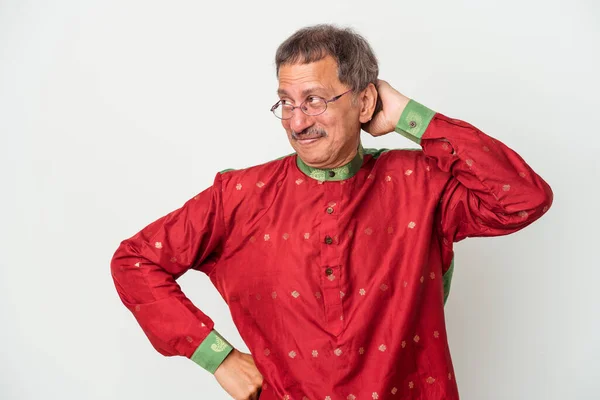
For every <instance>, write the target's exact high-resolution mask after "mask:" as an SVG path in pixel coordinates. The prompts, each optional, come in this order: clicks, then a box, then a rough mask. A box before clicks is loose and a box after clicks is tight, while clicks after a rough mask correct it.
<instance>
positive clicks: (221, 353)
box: [191, 330, 233, 374]
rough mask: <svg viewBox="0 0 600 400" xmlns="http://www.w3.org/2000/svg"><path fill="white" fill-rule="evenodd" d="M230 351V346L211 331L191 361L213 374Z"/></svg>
mask: <svg viewBox="0 0 600 400" xmlns="http://www.w3.org/2000/svg"><path fill="white" fill-rule="evenodd" d="M231 350H233V347H232V346H231V344H229V342H227V340H225V339H223V337H222V336H221V335H219V333H218V332H217V331H215V330H212V331H211V332H210V333H209V334H208V336H207V337H206V339H204V340H203V341H202V343H200V346H198V348H197V349H196V351H195V352H194V354H193V355H192V358H191V360H192V361H193V362H195V363H196V364H198V365H199V366H201V367H202V368H204V369H205V370H207V371H208V372H210V373H211V374H214V373H215V371H216V370H217V368H219V365H221V363H222V362H223V360H225V358H226V357H227V356H228V355H229V353H231Z"/></svg>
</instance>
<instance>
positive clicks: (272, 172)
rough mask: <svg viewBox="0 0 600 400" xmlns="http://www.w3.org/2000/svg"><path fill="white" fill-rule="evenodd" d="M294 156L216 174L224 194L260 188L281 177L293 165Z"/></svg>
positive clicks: (290, 155)
mask: <svg viewBox="0 0 600 400" xmlns="http://www.w3.org/2000/svg"><path fill="white" fill-rule="evenodd" d="M295 159H296V154H295V153H293V154H289V155H287V156H283V157H280V158H278V159H276V160H272V161H268V162H266V163H263V164H259V165H255V166H251V167H248V168H243V169H226V170H223V171H221V172H219V173H218V176H217V178H218V179H219V180H220V181H221V182H222V184H221V185H222V189H223V191H224V192H226V191H229V190H240V189H241V188H242V187H248V186H255V187H258V188H261V187H263V186H266V185H270V184H273V183H276V182H277V181H279V180H280V179H281V176H282V175H285V172H287V170H288V169H289V168H290V166H293V165H294V162H295Z"/></svg>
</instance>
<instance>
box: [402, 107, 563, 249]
mask: <svg viewBox="0 0 600 400" xmlns="http://www.w3.org/2000/svg"><path fill="white" fill-rule="evenodd" d="M395 131H396V132H398V133H401V134H403V135H404V136H406V137H407V138H409V139H411V140H413V141H414V142H416V143H418V144H420V145H421V146H422V148H423V152H424V154H425V155H426V156H427V157H428V158H430V159H431V161H433V162H434V163H435V166H436V167H437V169H439V170H442V171H445V172H447V173H450V174H451V178H450V180H449V181H448V182H447V183H446V186H445V188H444V192H443V194H442V198H441V201H440V210H439V212H440V220H439V231H440V233H441V234H442V237H443V238H444V239H446V240H449V241H453V242H457V241H459V240H462V239H464V238H466V237H473V236H500V235H506V234H509V233H512V232H515V231H517V230H519V229H522V228H524V227H525V226H527V225H529V224H531V223H532V222H534V221H535V220H536V219H538V218H540V217H541V216H542V215H543V214H544V213H545V212H546V211H547V210H548V208H549V207H550V205H551V204H552V197H553V195H552V191H551V189H550V187H549V186H548V184H547V183H546V182H545V181H544V180H543V179H542V178H541V177H540V176H539V175H538V174H536V173H535V172H534V171H533V170H532V169H531V168H530V167H529V165H527V164H526V163H525V161H523V159H522V158H521V157H520V156H519V155H518V154H517V153H516V152H514V151H513V150H511V149H510V148H508V147H507V146H506V145H504V144H503V143H501V142H500V141H499V140H496V139H493V138H491V137H490V136H488V135H486V134H485V133H483V132H481V131H480V130H479V129H477V128H475V127H474V126H472V125H471V124H469V123H467V122H464V121H460V120H457V119H452V118H448V117H446V116H445V115H442V114H440V113H436V112H434V111H432V110H430V109H428V108H427V107H425V106H423V105H421V104H419V103H417V102H415V101H413V100H410V101H408V103H407V104H406V105H405V106H403V109H402V113H401V116H400V118H399V120H398V122H397V124H396V127H395Z"/></svg>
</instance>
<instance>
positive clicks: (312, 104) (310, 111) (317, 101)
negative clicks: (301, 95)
mask: <svg viewBox="0 0 600 400" xmlns="http://www.w3.org/2000/svg"><path fill="white" fill-rule="evenodd" d="M326 108H327V103H326V102H325V99H322V98H321V97H316V96H313V97H309V98H308V99H307V100H306V101H305V102H304V103H303V104H302V111H304V113H305V114H307V115H319V114H322V113H324V112H325V109H326Z"/></svg>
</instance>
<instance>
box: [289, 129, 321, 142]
mask: <svg viewBox="0 0 600 400" xmlns="http://www.w3.org/2000/svg"><path fill="white" fill-rule="evenodd" d="M305 134H308V135H319V136H322V137H327V132H325V129H321V128H308V129H305V130H303V131H302V132H296V131H294V130H293V129H292V138H294V139H296V140H299V139H300V135H305Z"/></svg>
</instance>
